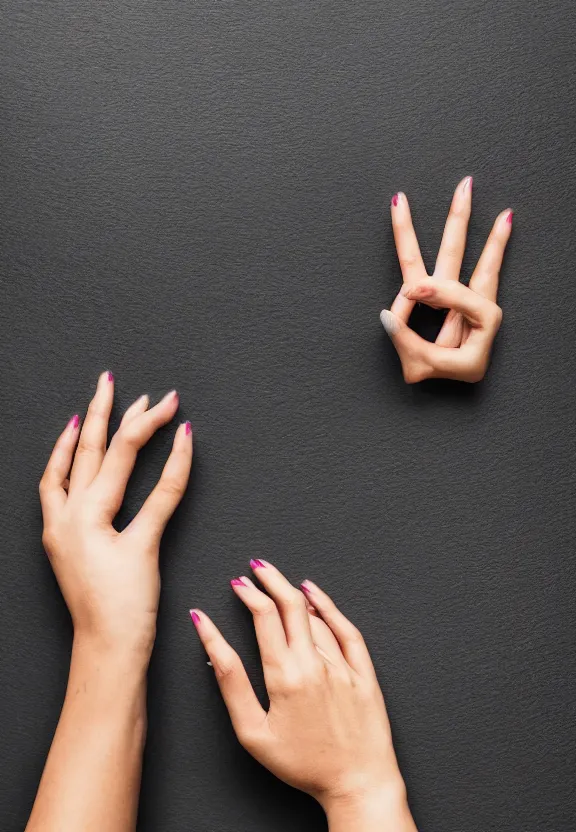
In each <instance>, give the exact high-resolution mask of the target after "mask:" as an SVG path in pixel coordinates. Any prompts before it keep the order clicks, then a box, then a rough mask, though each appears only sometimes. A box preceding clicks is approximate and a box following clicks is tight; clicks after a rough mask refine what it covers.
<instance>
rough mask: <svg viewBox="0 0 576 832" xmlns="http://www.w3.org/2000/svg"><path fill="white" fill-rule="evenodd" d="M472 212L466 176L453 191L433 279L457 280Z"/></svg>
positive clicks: (468, 178) (470, 184)
mask: <svg viewBox="0 0 576 832" xmlns="http://www.w3.org/2000/svg"><path fill="white" fill-rule="evenodd" d="M471 211H472V177H471V176H467V177H466V178H465V179H463V180H462V182H460V183H459V185H458V187H457V188H456V190H455V191H454V196H453V198H452V204H451V205H450V211H449V213H448V219H447V220H446V225H445V227H444V234H443V236H442V242H441V244H440V249H439V251H438V257H437V259H436V268H435V269H434V277H439V278H442V279H443V280H459V279H460V269H461V268H462V260H463V258H464V251H465V249H466V234H467V232H468V222H469V220H470V213H471Z"/></svg>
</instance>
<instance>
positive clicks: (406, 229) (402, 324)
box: [380, 176, 513, 384]
mask: <svg viewBox="0 0 576 832" xmlns="http://www.w3.org/2000/svg"><path fill="white" fill-rule="evenodd" d="M471 210H472V177H471V176H467V177H466V178H465V179H463V180H462V182H460V184H459V185H458V187H457V188H456V191H455V192H454V197H453V199H452V205H451V207H450V212H449V214H448V219H447V221H446V226H445V229H444V235H443V237H442V243H441V245H440V250H439V252H438V258H437V260H436V267H435V269H434V274H433V275H432V276H429V275H428V274H427V272H426V267H425V266H424V262H423V260H422V255H421V254H420V247H419V245H418V240H417V238H416V233H415V231H414V226H413V224H412V218H411V215H410V207H409V205H408V199H407V198H406V195H405V194H403V193H397V194H395V195H394V197H393V198H392V205H391V212H392V226H393V230H394V239H395V242H396V250H397V252H398V259H399V261H400V268H401V270H402V278H403V285H402V288H401V290H400V292H399V294H398V296H397V297H396V299H395V300H394V303H393V304H392V306H391V308H390V309H389V310H388V309H384V310H382V312H381V314H380V320H381V321H382V325H383V326H384V329H385V330H386V332H387V333H388V335H389V336H390V338H391V339H392V342H393V344H394V346H395V347H396V350H397V352H398V355H399V357H400V361H401V364H402V371H403V374H404V380H405V381H406V382H407V383H408V384H414V383H416V382H419V381H423V380H424V379H427V378H448V379H455V380H458V381H467V382H476V381H480V380H481V379H482V378H483V377H484V375H485V373H486V370H487V367H488V363H489V360H490V351H491V348H492V344H493V342H494V338H495V337H496V333H497V332H498V329H499V327H500V323H501V321H502V310H501V309H500V307H499V306H498V305H497V302H496V300H497V296H498V280H499V273H500V268H501V266H502V260H503V257H504V251H505V249H506V244H507V242H508V240H509V238H510V234H511V231H512V217H513V212H512V211H511V210H510V209H507V210H505V211H503V212H502V213H501V214H500V215H499V216H498V217H497V219H496V222H495V223H494V226H493V228H492V231H491V232H490V236H489V238H488V242H487V243H486V246H485V248H484V251H483V252H482V255H481V256H480V259H479V261H478V264H477V266H476V268H475V270H474V273H473V275H472V277H471V278H470V282H469V284H468V286H465V285H464V284H463V283H460V269H461V267H462V259H463V257H464V250H465V248H466V234H467V230H468V221H469V219H470V214H471ZM415 303H425V304H427V305H428V306H431V307H433V308H436V309H448V310H449V311H448V314H447V316H446V319H445V321H444V324H443V326H442V329H441V330H440V333H439V335H438V337H437V339H436V342H435V343H430V342H429V341H426V340H425V339H424V338H421V337H420V336H419V335H417V334H416V333H415V332H414V331H413V330H412V329H410V327H409V326H408V321H409V318H410V314H411V312H412V310H413V308H414V305H415Z"/></svg>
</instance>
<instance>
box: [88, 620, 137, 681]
mask: <svg viewBox="0 0 576 832" xmlns="http://www.w3.org/2000/svg"><path fill="white" fill-rule="evenodd" d="M151 653H152V643H151V644H150V646H149V647H148V646H147V645H145V644H143V643H133V642H129V641H124V640H118V639H109V638H105V637H102V636H101V635H94V634H88V633H83V632H77V631H75V633H74V641H73V644H72V662H73V663H74V662H75V663H77V664H81V665H82V666H83V667H84V668H86V669H89V668H93V669H95V670H96V671H97V672H98V673H104V674H105V675H107V676H112V677H113V676H121V677H122V678H123V679H126V678H131V679H134V680H135V681H137V682H142V681H145V679H146V673H147V671H148V665H149V663H150V655H151Z"/></svg>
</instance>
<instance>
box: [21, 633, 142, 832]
mask: <svg viewBox="0 0 576 832" xmlns="http://www.w3.org/2000/svg"><path fill="white" fill-rule="evenodd" d="M146 669H147V661H146V660H143V659H142V658H141V657H139V656H137V655H135V654H132V653H129V654H126V653H122V652H120V651H114V650H111V649H110V648H107V649H102V648H98V647H95V646H94V645H92V644H91V643H89V642H86V641H82V640H80V639H75V641H74V646H73V650H72V660H71V665H70V676H69V680H68V688H67V691H66V698H65V701H64V707H63V709H62V713H61V716H60V721H59V723H58V727H57V729H56V733H55V736H54V740H53V742H52V747H51V749H50V753H49V755H48V759H47V762H46V766H45V769H44V773H43V775H42V780H41V783H40V788H39V790H38V795H37V797H36V801H35V803H34V808H33V810H32V815H31V817H30V820H29V822H28V826H27V828H26V832H102V830H103V829H105V830H106V832H130V831H131V830H134V829H135V827H136V815H137V807H138V793H139V789H140V774H141V764H142V752H143V748H144V740H145V734H146Z"/></svg>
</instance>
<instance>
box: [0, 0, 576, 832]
mask: <svg viewBox="0 0 576 832" xmlns="http://www.w3.org/2000/svg"><path fill="white" fill-rule="evenodd" d="M0 8H1V9H2V26H1V27H0V28H1V34H0V70H1V79H0V168H1V197H0V269H1V277H2V287H3V288H2V303H1V308H0V339H1V343H0V359H1V363H0V366H1V370H0V372H1V377H2V384H1V388H0V389H1V396H2V420H1V425H0V442H1V447H2V477H1V482H0V487H1V491H0V498H1V517H0V557H1V561H0V564H1V565H0V624H1V633H2V643H1V647H0V650H1V655H2V662H1V664H2V671H1V672H2V693H1V706H0V707H1V713H0V736H1V737H2V742H1V743H0V826H1V828H2V830H3V831H5V832H12V830H19V829H22V827H23V825H24V823H25V818H26V816H27V812H28V811H29V807H30V805H31V801H32V799H33V795H34V792H35V788H36V784H37V780H38V777H39V774H40V771H41V769H42V765H43V760H44V756H45V753H46V751H47V749H48V746H49V743H50V739H51V735H52V731H53V729H54V725H55V722H56V720H57V717H58V712H59V707H60V704H61V700H62V695H63V691H64V686H65V680H66V671H67V664H68V649H69V640H70V632H69V625H68V621H67V614H66V612H65V609H64V607H63V603H62V601H61V599H60V596H59V593H58V590H57V587H56V585H55V582H54V580H53V578H52V576H51V573H50V568H49V565H48V563H47V561H46V559H45V558H44V556H43V554H42V549H41V544H40V528H41V527H40V514H39V507H38V500H37V494H36V484H37V481H38V478H39V476H40V473H41V470H42V468H43V464H44V462H45V460H46V458H47V455H48V452H49V449H50V446H51V443H52V442H53V440H54V439H55V437H56V435H57V434H58V432H59V431H60V429H61V427H62V426H63V425H64V423H65V421H66V420H67V419H68V418H69V416H70V415H71V414H72V413H73V412H75V411H76V410H77V409H80V408H83V407H85V406H86V403H87V401H88V398H89V395H90V392H91V389H92V385H93V383H94V382H95V380H96V376H97V373H98V372H99V371H100V370H102V369H104V368H106V367H110V368H112V369H113V370H114V372H115V374H116V378H117V389H118V408H117V410H116V416H115V418H116V420H118V417H119V415H120V412H121V410H122V408H123V407H125V406H126V405H127V404H128V403H129V402H130V401H131V400H132V399H134V398H135V397H136V396H137V395H139V394H140V393H141V392H143V391H149V392H150V393H152V394H153V395H155V396H159V395H160V394H161V393H163V392H164V391H166V390H168V389H169V388H170V387H172V386H176V387H178V389H179V390H180V392H181V396H182V402H183V406H182V416H183V417H184V416H185V417H187V418H190V419H191V420H192V423H193V425H194V427H195V431H196V463H195V469H194V476H193V482H192V487H191V489H190V492H189V494H188V495H187V497H186V499H185V501H184V505H183V507H182V509H181V510H180V511H179V513H178V515H177V518H176V519H175V521H174V523H173V525H172V526H171V528H170V531H169V533H168V534H167V536H166V539H165V544H164V554H163V567H162V568H163V596H162V607H161V614H160V622H159V636H158V643H157V649H156V652H155V655H154V659H153V664H152V668H151V674H150V732H149V742H148V747H147V752H146V764H145V775H144V782H143V797H142V809H141V821H140V830H141V832H190V830H194V832H237V830H242V832H264V831H265V830H266V832H267V831H268V830H271V829H274V830H275V831H277V832H288V830H294V829H301V830H310V832H317V831H319V830H322V829H323V828H324V826H323V820H322V817H321V815H320V814H319V813H318V811H317V810H316V809H315V807H314V805H313V804H312V802H311V801H310V800H308V799H307V798H306V797H304V796H301V795H298V794H296V793H293V792H291V791H290V790H289V789H287V788H285V787H284V786H282V785H281V784H279V783H276V782H275V781H274V780H273V779H272V778H271V777H269V776H268V775H267V774H266V773H265V772H264V771H262V770H261V769H260V768H259V767H258V766H257V765H256V764H254V763H252V762H251V760H250V759H249V758H248V757H247V756H246V755H245V754H244V753H243V752H242V751H241V750H240V749H239V748H238V747H237V745H236V743H235V741H234V739H233V736H232V733H231V729H230V727H229V725H228V722H227V720H226V718H225V715H224V711H223V707H222V705H221V703H220V700H219V697H218V695H217V692H216V690H215V686H214V683H213V680H212V679H211V671H210V669H209V668H207V667H206V664H205V659H204V657H203V655H202V652H201V650H200V647H199V645H198V643H197V640H196V638H195V635H194V633H193V631H192V627H191V625H190V623H189V620H188V613H187V611H188V608H189V607H190V606H191V605H193V604H194V605H198V606H202V607H204V608H205V609H206V610H207V611H209V612H210V613H212V614H213V616H214V618H215V620H216V621H217V622H218V623H219V624H220V625H221V626H222V627H223V629H224V631H225V632H226V633H227V634H228V635H229V636H230V638H231V640H232V642H233V643H234V644H235V645H236V646H237V647H238V648H239V649H240V650H241V652H242V654H243V655H244V656H245V657H246V659H247V661H248V664H249V665H250V668H251V672H252V674H253V676H254V678H255V679H256V680H257V682H258V680H259V676H258V672H257V660H256V651H255V645H254V641H253V638H252V635H251V629H250V623H249V620H248V617H247V615H246V614H245V612H244V610H243V609H241V608H240V607H239V604H238V602H237V601H236V600H235V598H233V597H232V595H231V593H230V591H229V589H228V586H227V580H228V579H229V578H230V577H232V576H233V575H236V574H238V573H239V572H242V571H244V570H245V568H246V563H247V561H248V559H249V558H250V557H251V556H256V557H258V556H262V557H266V558H268V559H271V560H274V561H275V562H276V563H277V564H278V565H279V566H281V567H282V568H284V569H285V570H286V571H287V573H288V574H289V575H290V576H291V577H293V578H294V579H295V580H299V579H301V578H303V577H305V576H309V577H310V578H312V579H314V580H317V581H319V582H321V583H323V585H324V586H325V587H326V588H328V589H329V590H330V591H331V592H332V593H333V594H334V596H335V597H336V598H337V599H338V600H339V601H340V602H341V605H342V607H343V608H344V610H345V611H346V612H347V613H348V614H349V615H350V616H351V617H352V618H353V619H354V620H355V621H356V622H357V623H358V624H359V626H360V627H361V628H362V629H363V631H364V632H365V634H366V637H367V639H368V641H369V643H370V646H371V648H372V651H373V655H374V658H375V661H376V664H377V667H378V672H379V674H380V677H381V679H382V682H383V685H384V688H385V691H386V694H387V699H388V704H389V710H390V713H391V717H392V720H393V724H394V727H395V735H396V741H397V745H398V749H399V755H400V759H401V762H402V767H403V771H404V773H405V776H406V778H407V781H408V785H409V788H410V793H411V796H412V803H413V807H414V811H415V815H416V818H417V820H418V822H419V824H420V825H421V828H422V829H423V830H442V832H490V831H491V830H494V831H495V832H496V830H497V832H501V830H518V831H520V830H522V832H569V830H573V829H574V828H575V825H576V821H575V815H576V797H575V792H574V778H575V772H576V728H575V717H576V714H575V710H576V705H575V702H576V650H575V647H576V645H575V636H574V633H575V625H576V621H575V613H574V608H575V602H574V595H575V589H576V586H575V584H576V566H575V563H574V557H573V551H572V549H573V546H572V541H573V538H574V533H575V531H576V526H575V521H574V512H573V503H574V497H575V493H574V492H575V478H574V451H575V439H574V429H573V426H574V410H575V407H576V390H575V386H574V381H573V379H574V372H575V370H576V356H575V351H574V336H573V330H574V298H573V295H572V294H571V293H570V289H571V287H572V285H573V278H574V275H573V272H574V253H575V243H574V233H573V213H574V207H575V201H574V173H575V157H574V150H575V144H574V138H573V132H574V126H575V122H574V101H575V92H576V90H575V86H576V84H575V77H576V75H575V72H574V70H575V62H574V46H573V32H574V25H575V23H576V20H575V10H574V9H575V7H574V3H573V2H572V0H551V1H550V2H548V3H546V4H539V5H537V4H533V3H528V2H526V0H524V2H523V1H522V0H510V2H508V3H505V4H503V3H497V2H495V0H487V2H482V3H480V4H478V3H477V2H475V0H463V2H455V0H452V2H448V0H442V1H441V2H434V3H431V2H428V0H417V2H411V3H406V2H400V0H386V2H382V0H359V2H349V0H330V2H328V0H320V2H309V0H282V1H281V2H280V0H252V2H231V0H221V2H216V0H192V2H187V3H186V2H175V0H164V2H160V0H138V1H137V0H129V1H127V0H120V2H119V3H118V2H110V0H104V1H103V2H98V3H95V2H94V0H76V2H71V0H56V2H38V0H34V2H32V0H26V2H25V0H15V1H14V2H12V3H8V2H7V0H2V1H1V4H0ZM468 173H472V174H474V175H475V196H474V199H475V212H474V218H473V221H472V225H471V234H470V245H469V248H468V254H467V257H466V273H467V274H469V272H470V267H471V266H472V264H473V263H474V261H475V259H476V257H477V256H478V253H479V251H480V249H481V246H482V244H483V241H484V239H485V237H486V235H487V233H488V230H489V227H490V225H491V222H492V220H493V218H494V216H495V215H496V213H497V212H498V211H499V210H500V209H502V208H504V207H506V206H507V205H508V204H510V205H511V206H512V207H514V208H515V209H516V218H515V230H514V238H513V242H512V244H511V247H510V251H509V254H508V257H507V260H506V266H505V270H504V274H503V285H502V292H501V302H502V305H503V307H504V310H505V318H504V326H503V329H502V331H501V334H500V336H499V338H498V342H497V349H496V354H495V360H494V365H493V367H492V369H491V371H490V374H489V376H488V378H487V380H486V382H485V383H483V384H482V385H480V386H478V387H476V388H474V389H470V388H464V387H461V386H459V385H448V384H442V383H435V384H426V385H423V386H421V387H420V388H418V389H415V388H407V387H405V386H404V385H403V383H402V381H401V378H400V374H399V368H398V362H397V360H396V357H395V355H394V354H393V352H392V348H391V345H390V344H389V342H388V341H387V340H386V337H385V336H384V334H383V333H382V331H381V328H380V324H379V321H378V313H379V311H380V309H381V308H382V306H383V305H385V304H387V303H389V302H390V300H391V299H392V297H393V295H394V293H395V291H396V289H397V287H398V285H399V271H398V267H397V264H396V259H395V254H394V249H393V243H392V235H391V230H390V225H389V217H388V202H389V198H390V196H391V194H392V193H393V192H394V191H396V190H397V189H398V188H402V189H403V190H405V191H406V192H407V193H408V194H409V196H410V197H411V199H412V204H413V208H414V215H415V221H416V224H417V228H418V231H419V233H420V238H421V242H422V248H423V252H424V255H425V259H426V261H427V263H428V264H429V265H430V266H432V264H433V260H434V255H435V252H436V248H437V245H438V243H439V239H440V234H441V229H442V225H443V221H444V217H445V212H446V210H447V206H448V203H449V199H450V194H451V191H452V188H453V186H454V185H455V184H456V182H457V181H458V179H459V178H460V177H461V176H463V175H465V174H468ZM170 437H171V430H166V431H163V432H162V434H161V435H160V436H158V437H157V438H156V439H155V440H154V441H153V442H152V443H151V445H150V447H149V448H148V449H147V451H146V453H145V454H144V455H143V457H144V459H143V464H142V465H141V466H140V467H139V469H138V471H137V474H136V476H135V478H134V482H133V485H132V486H131V490H130V496H129V499H128V504H127V511H128V513H129V512H131V511H134V510H135V508H136V507H137V506H138V504H139V502H140V501H141V499H142V497H143V495H144V493H146V491H147V490H148V489H149V488H150V486H151V484H152V483H153V481H154V478H155V477H156V476H157V474H158V472H159V470H160V466H161V463H162V460H163V458H164V457H165V455H166V453H167V451H168V447H169V443H170Z"/></svg>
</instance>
